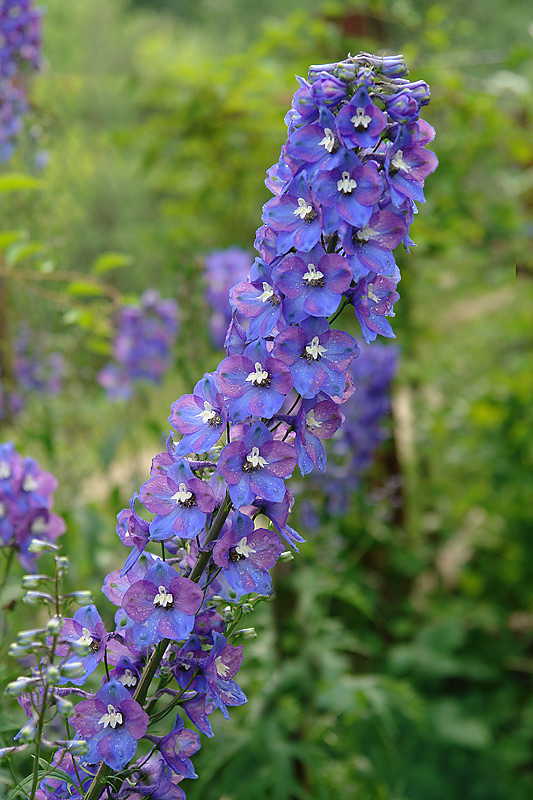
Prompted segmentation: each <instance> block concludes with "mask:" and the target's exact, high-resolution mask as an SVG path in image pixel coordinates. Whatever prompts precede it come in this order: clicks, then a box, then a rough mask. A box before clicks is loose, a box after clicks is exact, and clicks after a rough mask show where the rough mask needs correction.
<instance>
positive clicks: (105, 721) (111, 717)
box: [98, 704, 123, 728]
mask: <svg viewBox="0 0 533 800" xmlns="http://www.w3.org/2000/svg"><path fill="white" fill-rule="evenodd" d="M122 723H123V719H122V714H121V713H120V711H117V710H116V708H115V706H112V705H111V704H109V705H108V707H107V714H102V716H101V717H100V719H99V720H98V724H99V725H103V726H104V728H107V726H108V725H109V727H110V728H116V727H117V725H122Z"/></svg>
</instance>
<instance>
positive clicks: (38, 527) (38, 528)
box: [0, 514, 46, 534]
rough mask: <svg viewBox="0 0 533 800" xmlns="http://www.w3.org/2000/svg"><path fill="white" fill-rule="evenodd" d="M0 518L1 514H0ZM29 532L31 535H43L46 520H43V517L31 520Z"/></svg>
mask: <svg viewBox="0 0 533 800" xmlns="http://www.w3.org/2000/svg"><path fill="white" fill-rule="evenodd" d="M0 516H1V514H0ZM30 530H31V532H32V533H36V534H40V533H44V532H45V530H46V520H45V518H44V517H36V518H35V519H34V520H33V522H32V524H31V526H30Z"/></svg>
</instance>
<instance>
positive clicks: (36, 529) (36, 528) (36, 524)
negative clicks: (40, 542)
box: [30, 517, 46, 534]
mask: <svg viewBox="0 0 533 800" xmlns="http://www.w3.org/2000/svg"><path fill="white" fill-rule="evenodd" d="M30 530H31V532H32V533H37V534H39V533H44V532H45V530H46V520H45V518H44V517H36V518H35V519H34V520H33V522H32V524H31V526H30Z"/></svg>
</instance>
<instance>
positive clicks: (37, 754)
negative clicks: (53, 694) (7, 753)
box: [28, 686, 48, 800]
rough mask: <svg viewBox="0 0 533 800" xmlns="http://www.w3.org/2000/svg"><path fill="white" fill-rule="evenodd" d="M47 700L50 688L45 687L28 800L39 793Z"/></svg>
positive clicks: (33, 799)
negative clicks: (38, 784) (40, 761)
mask: <svg viewBox="0 0 533 800" xmlns="http://www.w3.org/2000/svg"><path fill="white" fill-rule="evenodd" d="M47 699H48V686H46V687H45V690H44V692H43V704H42V706H41V713H40V715H39V725H38V726H37V737H36V740H35V755H34V759H35V761H34V764H33V780H32V784H31V792H30V794H29V797H28V800H35V792H36V791H37V783H38V781H39V757H40V755H41V740H42V736H43V726H44V712H45V708H46V701H47Z"/></svg>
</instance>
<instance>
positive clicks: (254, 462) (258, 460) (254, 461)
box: [246, 447, 268, 469]
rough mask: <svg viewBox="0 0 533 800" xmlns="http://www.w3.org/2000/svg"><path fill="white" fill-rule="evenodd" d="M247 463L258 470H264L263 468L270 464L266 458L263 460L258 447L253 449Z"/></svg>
mask: <svg viewBox="0 0 533 800" xmlns="http://www.w3.org/2000/svg"><path fill="white" fill-rule="evenodd" d="M246 461H247V462H248V463H249V464H250V465H251V466H252V467H253V468H254V469H257V468H258V467H260V468H261V469H263V467H266V465H267V464H268V461H267V460H266V459H265V458H263V456H262V455H260V453H259V448H258V447H252V449H251V451H250V452H249V453H248V455H247V456H246Z"/></svg>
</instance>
